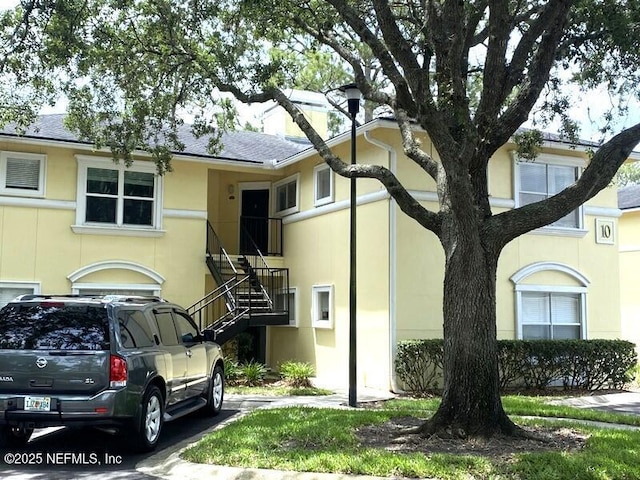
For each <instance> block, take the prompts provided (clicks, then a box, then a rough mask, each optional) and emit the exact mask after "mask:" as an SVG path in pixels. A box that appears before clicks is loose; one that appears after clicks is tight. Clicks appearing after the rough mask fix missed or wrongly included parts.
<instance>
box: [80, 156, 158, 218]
mask: <svg viewBox="0 0 640 480" xmlns="http://www.w3.org/2000/svg"><path fill="white" fill-rule="evenodd" d="M160 188H161V187H160V178H159V177H158V176H157V175H156V169H155V165H154V164H153V163H151V162H134V163H133V164H132V165H131V166H130V167H125V166H124V165H118V164H114V163H113V161H112V160H111V159H109V158H96V157H85V156H78V206H77V212H76V224H77V225H84V226H102V227H120V228H121V227H124V228H132V229H136V228H137V229H139V228H143V229H154V228H156V229H157V228H159V226H160V205H159V198H160Z"/></svg>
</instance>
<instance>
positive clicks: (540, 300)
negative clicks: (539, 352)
mask: <svg viewBox="0 0 640 480" xmlns="http://www.w3.org/2000/svg"><path fill="white" fill-rule="evenodd" d="M519 295H520V311H521V322H520V323H521V325H520V328H521V336H520V338H522V339H524V340H541V339H546V340H561V339H563V340H564V339H579V338H584V329H583V328H582V325H583V321H582V320H583V318H584V302H585V294H584V293H582V292H579V293H570V292H555V291H547V292H540V291H530V292H527V291H520V292H519Z"/></svg>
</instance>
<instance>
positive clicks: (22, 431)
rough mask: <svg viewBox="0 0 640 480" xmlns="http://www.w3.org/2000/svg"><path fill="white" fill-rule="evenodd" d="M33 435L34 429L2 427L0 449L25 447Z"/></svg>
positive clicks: (0, 430)
mask: <svg viewBox="0 0 640 480" xmlns="http://www.w3.org/2000/svg"><path fill="white" fill-rule="evenodd" d="M32 433H33V428H20V427H10V426H8V425H5V426H3V427H0V447H3V448H19V447H24V446H25V445H26V444H27V442H28V441H29V439H30V438H31V434H32Z"/></svg>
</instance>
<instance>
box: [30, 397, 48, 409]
mask: <svg viewBox="0 0 640 480" xmlns="http://www.w3.org/2000/svg"><path fill="white" fill-rule="evenodd" d="M24 409H25V410H30V411H34V412H48V411H49V410H51V397H25V398H24Z"/></svg>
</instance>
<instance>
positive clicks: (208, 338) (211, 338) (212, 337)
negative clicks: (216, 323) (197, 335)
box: [202, 330, 216, 342]
mask: <svg viewBox="0 0 640 480" xmlns="http://www.w3.org/2000/svg"><path fill="white" fill-rule="evenodd" d="M202 335H203V336H204V341H205V342H215V341H216V333H215V332H214V331H213V330H205V331H204V332H202Z"/></svg>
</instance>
